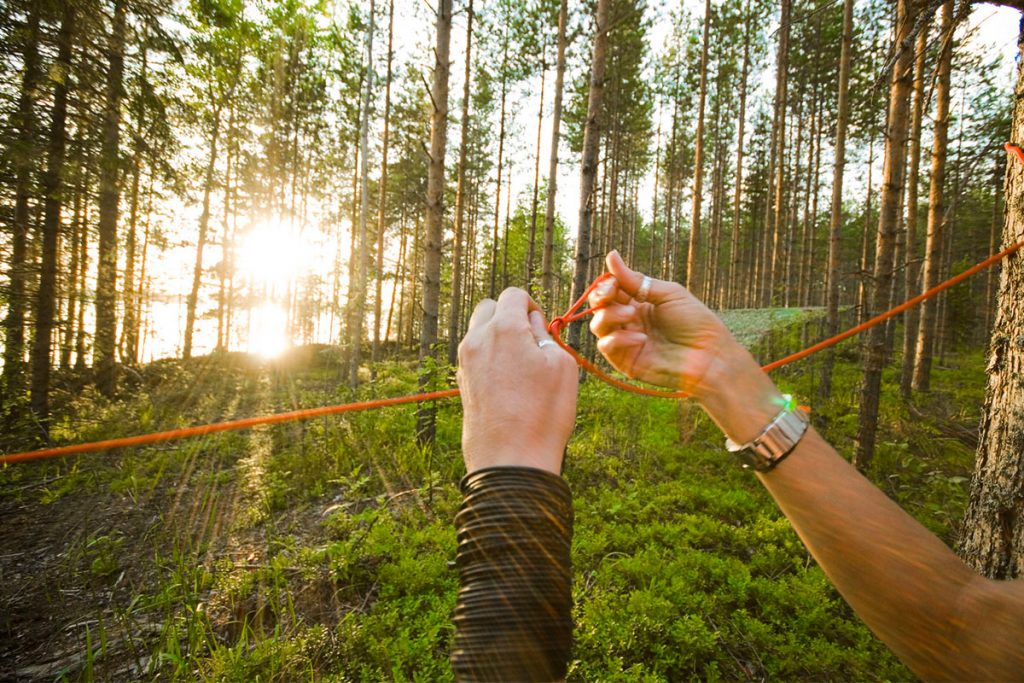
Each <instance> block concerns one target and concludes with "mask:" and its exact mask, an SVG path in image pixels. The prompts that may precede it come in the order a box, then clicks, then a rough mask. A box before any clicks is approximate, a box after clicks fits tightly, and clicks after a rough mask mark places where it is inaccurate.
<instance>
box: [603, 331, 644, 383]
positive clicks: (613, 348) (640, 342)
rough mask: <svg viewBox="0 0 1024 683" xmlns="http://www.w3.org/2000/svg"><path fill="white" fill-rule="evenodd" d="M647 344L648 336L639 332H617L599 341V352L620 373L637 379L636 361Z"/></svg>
mask: <svg viewBox="0 0 1024 683" xmlns="http://www.w3.org/2000/svg"><path fill="white" fill-rule="evenodd" d="M646 343H647V335H646V334H644V333H643V332H641V331H639V330H615V331H614V332H612V333H611V334H608V335H606V336H604V337H601V338H600V339H598V340H597V350H598V351H600V352H601V355H602V356H604V357H605V358H607V359H608V362H609V363H611V364H612V367H614V368H615V369H616V370H618V371H619V372H621V373H623V374H625V375H627V376H629V377H635V376H636V375H635V365H636V359H637V357H638V356H639V355H640V352H641V351H643V348H644V345H645V344H646Z"/></svg>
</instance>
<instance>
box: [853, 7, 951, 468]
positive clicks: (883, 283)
mask: <svg viewBox="0 0 1024 683" xmlns="http://www.w3.org/2000/svg"><path fill="white" fill-rule="evenodd" d="M949 4H952V0H950V2H949ZM912 7H913V6H912V5H911V0H899V2H898V3H897V6H896V39H895V45H897V46H899V45H902V44H903V42H904V40H905V39H906V36H907V35H908V34H909V32H910V28H911V26H912V25H913V22H914V13H913V10H912ZM913 56H914V55H913V51H912V50H909V49H901V50H900V54H899V55H898V57H897V59H896V64H895V65H894V66H893V70H892V76H891V80H890V86H889V116H888V119H889V121H888V125H887V127H886V136H885V162H884V169H885V170H884V177H883V180H882V196H881V200H880V203H879V210H878V240H877V244H876V247H875V269H874V288H873V290H872V296H871V313H879V312H881V311H883V310H884V309H885V308H886V307H888V305H889V295H890V290H891V289H892V284H893V272H892V270H893V269H892V257H893V248H894V246H895V245H894V241H895V232H896V224H897V222H898V221H899V212H900V199H901V197H902V195H903V180H904V174H905V172H906V155H907V148H906V144H907V135H908V128H909V116H908V114H909V109H910V90H911V81H912V77H913ZM884 362H885V326H884V325H876V326H875V327H873V328H871V330H869V332H868V338H867V341H866V343H865V357H864V379H863V384H862V385H861V391H860V413H859V415H858V425H857V450H856V453H855V455H854V464H855V465H856V466H857V467H859V468H861V469H863V468H865V467H867V465H868V464H869V463H870V462H871V458H872V457H873V456H874V452H875V435H876V432H877V429H878V403H879V392H880V387H881V383H882V366H883V364H884Z"/></svg>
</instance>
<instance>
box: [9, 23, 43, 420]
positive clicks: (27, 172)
mask: <svg viewBox="0 0 1024 683" xmlns="http://www.w3.org/2000/svg"><path fill="white" fill-rule="evenodd" d="M29 7H30V10H29V16H28V25H27V27H26V29H25V30H26V35H25V49H24V53H23V54H24V56H23V62H24V65H25V66H24V68H25V71H24V74H23V75H22V79H21V93H20V97H19V99H18V111H17V114H16V116H15V117H14V118H15V121H16V126H17V141H16V143H15V145H14V149H13V150H12V151H13V155H12V156H13V157H14V159H13V161H14V164H13V166H14V173H15V190H14V195H15V198H14V221H13V224H12V226H11V227H12V235H11V247H10V249H11V256H10V267H9V268H8V271H7V277H8V284H7V302H6V303H7V317H6V318H5V319H4V332H5V334H4V371H3V384H2V386H0V390H2V391H3V394H0V398H2V402H3V404H4V405H5V407H8V409H9V408H10V403H11V400H12V399H15V398H17V397H18V396H20V395H21V393H22V391H23V390H24V388H25V309H26V308H27V303H28V302H27V301H26V296H27V295H26V292H25V283H26V280H27V279H28V263H27V260H28V224H29V199H30V195H31V183H32V169H33V167H34V165H35V161H36V149H35V134H36V133H35V130H36V113H35V100H36V97H38V84H39V12H40V11H41V7H40V5H39V3H29Z"/></svg>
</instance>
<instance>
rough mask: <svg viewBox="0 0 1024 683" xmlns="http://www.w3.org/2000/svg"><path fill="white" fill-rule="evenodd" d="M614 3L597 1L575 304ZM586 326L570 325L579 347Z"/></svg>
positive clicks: (583, 269) (585, 263)
mask: <svg viewBox="0 0 1024 683" xmlns="http://www.w3.org/2000/svg"><path fill="white" fill-rule="evenodd" d="M610 5H611V0H597V22H596V27H595V31H594V46H593V51H592V52H591V57H590V92H589V94H588V95H587V122H586V125H585V126H584V128H583V156H582V159H581V161H580V167H581V168H580V213H579V224H578V227H577V230H576V256H575V262H576V263H575V267H574V270H573V280H572V295H571V297H570V299H571V300H572V301H575V300H576V299H578V298H579V297H580V296H582V295H583V292H584V290H586V288H587V285H588V284H589V283H588V278H587V275H588V270H589V267H590V248H589V245H590V240H591V225H592V222H593V219H594V208H595V207H594V199H595V198H594V188H595V186H596V182H595V181H596V180H597V164H598V158H597V153H598V150H599V149H600V145H601V129H600V116H601V107H602V100H603V97H604V72H605V55H606V54H607V51H608V11H609V7H610ZM581 328H582V323H581V322H580V321H576V322H575V323H573V324H571V325H570V326H569V343H570V344H571V345H572V346H573V347H574V348H579V344H580V331H581Z"/></svg>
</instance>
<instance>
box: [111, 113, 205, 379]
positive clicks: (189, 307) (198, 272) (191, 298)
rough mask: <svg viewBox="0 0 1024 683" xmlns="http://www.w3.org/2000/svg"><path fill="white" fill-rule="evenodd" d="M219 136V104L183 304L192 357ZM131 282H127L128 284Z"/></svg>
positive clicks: (187, 354)
mask: <svg viewBox="0 0 1024 683" xmlns="http://www.w3.org/2000/svg"><path fill="white" fill-rule="evenodd" d="M219 136H220V106H219V105H218V106H217V108H216V110H215V111H214V113H213V127H212V128H211V129H210V158H209V159H208V160H207V162H206V177H205V179H204V181H203V212H202V214H200V216H199V237H198V239H197V240H196V261H195V265H194V267H193V268H192V288H191V289H190V290H189V293H188V299H187V301H186V304H185V309H186V310H185V340H184V343H183V345H182V351H181V357H182V358H185V359H186V360H187V359H189V358H191V357H192V334H193V332H194V330H195V324H196V304H197V303H198V301H199V286H200V284H202V280H203V250H204V249H205V248H206V234H207V231H208V228H209V225H210V194H211V193H212V192H213V172H214V169H215V168H216V165H217V140H218V138H219ZM130 284H131V283H128V285H130Z"/></svg>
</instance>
